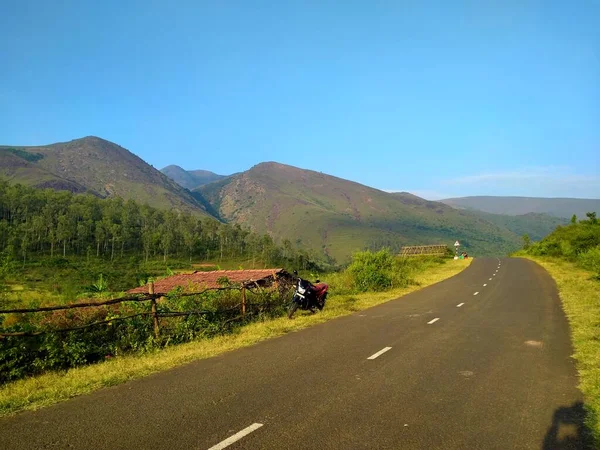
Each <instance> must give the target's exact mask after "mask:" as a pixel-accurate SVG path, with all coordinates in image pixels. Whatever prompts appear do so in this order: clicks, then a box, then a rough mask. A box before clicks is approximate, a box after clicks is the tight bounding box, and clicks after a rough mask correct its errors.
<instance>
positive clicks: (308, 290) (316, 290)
mask: <svg viewBox="0 0 600 450" xmlns="http://www.w3.org/2000/svg"><path fill="white" fill-rule="evenodd" d="M294 275H295V276H296V278H298V281H297V282H296V289H295V291H294V296H293V297H292V301H291V303H290V306H289V307H288V318H289V319H291V318H292V317H293V315H294V313H295V312H296V310H297V309H298V308H299V309H302V310H309V311H310V312H312V313H314V312H315V308H318V309H319V311H322V310H323V308H324V307H325V301H326V300H327V290H328V289H329V285H328V284H327V283H321V281H320V280H317V281H316V284H312V283H311V282H310V281H308V280H305V279H303V278H300V277H298V272H296V271H294Z"/></svg>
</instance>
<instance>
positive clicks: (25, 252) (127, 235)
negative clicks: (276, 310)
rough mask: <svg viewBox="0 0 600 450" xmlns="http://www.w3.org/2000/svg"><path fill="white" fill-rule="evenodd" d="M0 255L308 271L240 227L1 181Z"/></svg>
mask: <svg viewBox="0 0 600 450" xmlns="http://www.w3.org/2000/svg"><path fill="white" fill-rule="evenodd" d="M0 252H1V253H2V254H4V255H5V256H8V257H10V258H13V259H18V260H21V261H23V262H27V261H28V259H30V258H32V257H39V256H82V257H88V258H89V257H97V258H102V259H105V260H114V259H116V258H122V257H125V256H132V255H133V256H136V257H138V258H143V259H144V260H146V261H147V260H148V259H151V258H160V259H161V260H164V261H166V260H168V259H169V258H180V259H183V258H185V259H189V260H192V259H194V260H203V259H212V260H215V259H216V260H219V259H222V258H231V257H236V258H239V257H246V258H248V259H249V260H252V259H254V260H256V259H260V260H261V261H263V262H265V263H266V264H269V265H273V264H283V263H287V264H294V265H297V266H301V267H306V266H307V265H308V264H309V260H310V259H311V256H310V255H309V254H308V253H307V252H305V251H302V250H298V249H296V248H294V247H293V246H292V244H291V243H290V242H289V241H284V245H283V247H279V246H277V245H275V243H274V242H273V240H272V239H271V238H270V237H269V236H267V235H264V236H259V235H257V234H254V233H251V232H249V231H247V230H244V229H242V228H241V227H240V226H239V225H229V224H223V223H220V222H218V221H216V220H214V219H206V218H202V219H201V218H199V217H198V216H197V215H193V214H190V213H186V212H182V211H174V210H166V211H165V210H159V209H156V208H153V207H151V206H148V205H141V204H139V203H137V202H135V201H133V200H127V201H125V200H123V199H121V198H119V197H115V198H108V199H100V198H98V197H96V196H93V195H88V194H83V195H75V194H72V193H71V192H64V191H63V192H56V191H53V190H49V189H45V190H40V189H34V188H30V187H26V186H22V185H10V184H8V183H7V182H4V181H0Z"/></svg>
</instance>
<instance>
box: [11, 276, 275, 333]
mask: <svg viewBox="0 0 600 450" xmlns="http://www.w3.org/2000/svg"><path fill="white" fill-rule="evenodd" d="M256 286H257V288H258V291H259V292H260V293H261V294H264V290H263V289H261V288H260V286H258V284H257V285H256ZM210 291H240V293H241V303H238V304H236V305H235V306H232V307H230V308H227V309H221V310H217V311H206V310H191V311H168V312H160V311H159V309H158V302H157V300H160V299H162V298H164V297H165V296H164V295H161V294H155V292H154V283H149V285H148V294H139V295H136V296H129V297H119V298H114V299H110V300H105V301H100V302H81V303H72V304H68V305H55V306H44V307H39V308H13V309H2V310H0V314H28V313H38V312H51V311H60V310H66V309H74V308H90V307H91V308H94V307H101V306H107V305H115V304H119V303H123V302H145V301H150V311H148V312H140V313H136V314H131V315H127V316H122V317H114V318H111V319H103V320H99V321H96V322H91V323H88V324H85V325H80V326H75V327H70V328H58V329H54V330H38V331H18V332H0V339H2V338H4V337H12V336H39V335H42V334H48V333H65V332H69V331H76V330H82V329H85V328H90V327H94V326H98V325H103V324H107V323H111V322H116V321H120V320H127V319H131V318H134V317H141V316H150V317H152V325H153V332H154V337H155V338H156V339H158V338H159V337H160V328H161V327H160V320H159V319H160V318H161V317H162V318H169V317H183V316H191V315H221V314H225V313H228V312H232V311H234V310H240V313H241V314H240V315H239V316H237V317H235V318H233V319H228V320H226V321H225V323H230V322H232V321H234V320H239V319H241V318H244V317H246V315H247V314H250V313H249V312H248V311H247V307H248V306H252V304H251V303H248V301H247V297H246V292H247V291H251V292H254V290H253V289H252V284H244V285H241V286H226V287H219V288H207V289H204V290H202V291H198V292H185V293H181V294H177V296H178V297H190V296H197V295H202V294H205V293H207V292H210Z"/></svg>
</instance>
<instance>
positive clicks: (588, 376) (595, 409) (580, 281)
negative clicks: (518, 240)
mask: <svg viewBox="0 0 600 450" xmlns="http://www.w3.org/2000/svg"><path fill="white" fill-rule="evenodd" d="M525 258H528V259H531V260H533V261H535V262H537V263H538V264H540V265H541V266H542V267H544V268H545V269H546V270H547V271H548V273H550V275H551V276H552V278H554V281H555V282H556V285H557V286H558V292H559V295H560V299H561V301H562V304H563V309H564V311H565V313H566V315H567V318H568V320H569V324H570V326H571V337H572V342H573V347H574V349H575V353H574V355H573V356H574V358H575V360H576V361H577V371H578V372H579V388H580V389H581V392H582V393H583V395H584V398H585V405H586V408H587V410H588V417H587V425H588V427H589V428H590V430H592V433H593V434H594V437H595V439H596V443H597V444H600V282H599V281H598V280H597V279H594V276H593V274H592V273H591V272H588V271H586V270H583V269H580V268H579V267H577V266H576V265H575V264H574V263H571V262H568V261H564V260H560V259H556V258H542V257H531V256H525Z"/></svg>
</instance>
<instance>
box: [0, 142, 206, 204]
mask: <svg viewBox="0 0 600 450" xmlns="http://www.w3.org/2000/svg"><path fill="white" fill-rule="evenodd" d="M0 176H2V177H3V178H5V179H8V180H9V181H12V182H15V183H23V184H26V185H29V186H33V187H39V188H53V189H58V190H69V191H72V192H86V191H87V192H91V193H93V194H95V195H97V196H99V197H110V196H119V197H122V198H124V199H130V198H131V199H134V200H137V201H139V202H141V203H148V204H149V205H151V206H155V207H157V208H178V209H181V210H186V211H190V212H196V213H200V214H208V213H207V212H206V207H205V206H204V205H203V204H202V201H201V199H199V198H197V197H195V196H192V195H191V194H190V193H189V192H188V191H186V190H185V189H183V188H182V187H181V186H179V185H178V184H177V183H175V182H174V181H173V180H171V179H170V178H168V177H167V176H165V175H163V174H162V173H161V172H160V171H158V170H157V169H155V168H154V167H152V166H150V165H149V164H147V163H146V162H145V161H143V160H142V159H141V158H139V157H137V156H136V155H134V154H133V153H131V152H130V151H128V150H126V149H124V148H123V147H121V146H119V145H117V144H114V143H112V142H109V141H106V140H104V139H100V138H98V137H93V136H90V137H85V138H82V139H75V140H73V141H70V142H62V143H57V144H51V145H44V146H38V147H17V146H10V147H8V146H0Z"/></svg>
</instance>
